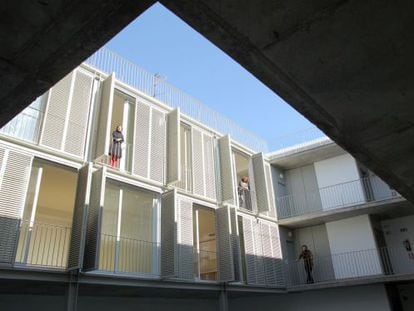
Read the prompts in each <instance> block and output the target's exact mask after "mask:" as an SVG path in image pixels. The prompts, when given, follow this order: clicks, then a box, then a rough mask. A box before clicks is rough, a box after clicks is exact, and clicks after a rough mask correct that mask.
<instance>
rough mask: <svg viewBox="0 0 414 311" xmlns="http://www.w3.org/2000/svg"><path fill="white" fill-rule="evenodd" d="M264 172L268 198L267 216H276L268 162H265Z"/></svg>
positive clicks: (270, 170)
mask: <svg viewBox="0 0 414 311" xmlns="http://www.w3.org/2000/svg"><path fill="white" fill-rule="evenodd" d="M265 174H266V188H267V195H268V198H269V213H268V216H270V217H276V205H275V193H274V190H273V181H272V169H271V167H270V164H269V163H265Z"/></svg>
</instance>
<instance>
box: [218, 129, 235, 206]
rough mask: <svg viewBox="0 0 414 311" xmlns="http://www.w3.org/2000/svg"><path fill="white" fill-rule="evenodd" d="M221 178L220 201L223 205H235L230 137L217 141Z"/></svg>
mask: <svg viewBox="0 0 414 311" xmlns="http://www.w3.org/2000/svg"><path fill="white" fill-rule="evenodd" d="M218 146H219V158H220V176H221V180H220V182H221V199H222V201H223V202H225V203H229V204H235V201H236V200H235V196H234V188H233V187H234V182H233V168H232V167H233V164H232V162H233V161H232V153H231V143H230V136H228V135H227V136H224V137H222V138H220V139H219V140H218Z"/></svg>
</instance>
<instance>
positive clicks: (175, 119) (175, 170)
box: [166, 109, 183, 184]
mask: <svg viewBox="0 0 414 311" xmlns="http://www.w3.org/2000/svg"><path fill="white" fill-rule="evenodd" d="M180 137H181V135H180V110H179V109H175V110H173V111H171V112H170V113H169V114H168V117H167V180H166V182H167V184H171V183H174V182H178V181H180V180H181V178H183V176H180V175H181V174H180V173H181V168H180V165H181V161H182V159H180V146H181V141H180V140H181V139H180Z"/></svg>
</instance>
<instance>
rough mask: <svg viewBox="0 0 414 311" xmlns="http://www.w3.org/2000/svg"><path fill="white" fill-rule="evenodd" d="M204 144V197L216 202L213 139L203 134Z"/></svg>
mask: <svg viewBox="0 0 414 311" xmlns="http://www.w3.org/2000/svg"><path fill="white" fill-rule="evenodd" d="M203 143H204V172H205V174H204V178H205V181H204V183H205V185H206V197H207V198H210V199H213V200H216V172H215V166H214V144H213V137H212V136H211V135H209V134H206V133H204V134H203Z"/></svg>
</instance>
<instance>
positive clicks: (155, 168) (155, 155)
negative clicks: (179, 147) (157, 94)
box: [150, 108, 166, 184]
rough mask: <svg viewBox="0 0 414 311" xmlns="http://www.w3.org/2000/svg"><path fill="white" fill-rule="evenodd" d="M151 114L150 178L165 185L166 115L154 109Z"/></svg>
mask: <svg viewBox="0 0 414 311" xmlns="http://www.w3.org/2000/svg"><path fill="white" fill-rule="evenodd" d="M151 113H152V117H151V158H150V165H151V169H150V178H151V179H152V180H155V181H158V182H160V183H163V184H164V163H165V143H166V141H165V114H164V113H163V112H161V111H159V110H156V109H154V108H153V109H151Z"/></svg>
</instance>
